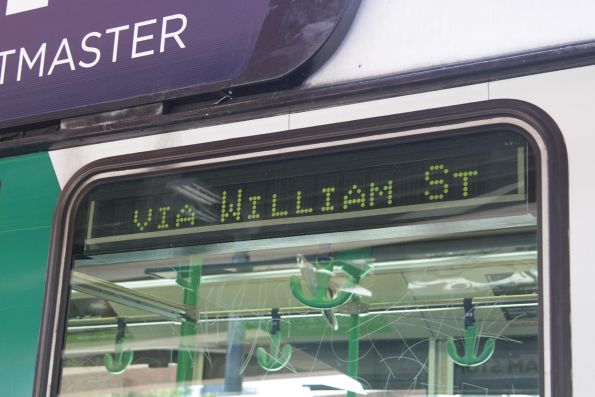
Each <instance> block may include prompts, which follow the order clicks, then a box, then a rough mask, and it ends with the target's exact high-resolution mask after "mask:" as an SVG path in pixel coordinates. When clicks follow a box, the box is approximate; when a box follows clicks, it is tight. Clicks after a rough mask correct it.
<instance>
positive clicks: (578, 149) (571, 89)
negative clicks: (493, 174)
mask: <svg viewBox="0 0 595 397" xmlns="http://www.w3.org/2000/svg"><path fill="white" fill-rule="evenodd" d="M492 99H517V100H522V101H526V102H529V103H531V104H534V105H536V106H538V107H540V108H541V109H543V110H544V111H545V112H546V113H548V114H549V115H550V116H551V117H552V118H553V119H554V120H555V121H556V123H557V124H558V126H559V127H560V129H561V131H562V133H563V135H564V139H565V142H566V145H567V150H568V159H569V164H568V167H569V181H570V188H569V195H570V197H569V199H570V211H569V213H570V247H571V249H570V274H571V305H572V312H571V313H570V315H571V319H572V320H571V327H572V346H573V349H572V360H573V361H572V362H573V366H572V374H573V388H574V392H573V393H574V395H576V396H586V395H589V393H590V390H592V388H593V386H594V383H593V380H592V379H593V378H592V376H591V368H592V365H591V362H592V357H593V356H594V355H595V345H593V344H592V343H589V340H590V338H591V330H592V329H593V327H595V321H594V320H593V319H592V317H591V316H589V315H588V313H589V312H590V310H589V309H590V307H591V299H590V296H591V290H592V285H591V284H592V281H591V280H592V279H593V278H594V277H595V270H594V268H593V266H592V265H591V262H592V261H591V257H592V241H591V240H592V235H593V234H592V228H593V224H595V208H594V207H593V205H592V198H593V197H595V185H594V184H592V183H590V182H589V180H590V177H591V173H592V171H593V169H594V168H593V153H592V149H591V143H595V138H593V134H592V131H591V130H592V125H591V124H592V123H591V117H590V116H591V115H592V114H593V112H594V111H595V66H589V67H582V68H577V69H571V70H562V71H556V72H549V73H544V74H538V75H532V76H526V77H518V78H514V79H510V80H501V81H496V82H490V83H482V84H476V85H471V86H463V87H457V88H452V89H446V90H440V91H433V92H425V93H421V94H414V95H409V96H403V97H396V98H388V99H381V100H376V101H370V102H365V103H354V104H349V105H344V106H336V107H329V108H324V109H316V110H311V111H305V112H299V113H290V114H285V115H278V116H274V117H269V118H265V119H256V120H248V121H242V122H236V123H230V124H221V125H216V126H211V127H204V128H197V129H190V130H185V131H176V132H171V133H166V134H161V135H153V136H148V137H142V138H134V139H129V140H122V141H114V142H108V143H101V144H96V145H90V146H82V147H76V148H69V149H63V150H57V151H52V152H51V153H50V154H51V159H52V162H53V164H54V167H55V170H56V174H57V176H58V179H59V181H60V183H61V184H62V185H64V184H65V183H66V182H67V181H68V180H69V179H70V178H71V177H72V175H73V174H74V173H75V172H76V171H77V170H78V169H80V168H82V167H83V166H85V165H86V164H89V163H91V162H93V161H94V160H98V159H102V158H104V157H105V154H106V153H109V154H111V155H114V156H115V155H122V154H129V153H136V152H139V151H140V150H139V148H142V151H149V150H157V149H163V148H168V147H179V146H186V145H193V144H200V143H206V142H214V141H218V140H225V139H232V138H239V137H246V136H248V135H247V134H250V135H260V134H268V133H274V132H280V131H288V130H289V131H291V130H299V129H301V128H307V127H313V126H320V125H325V124H332V123H339V122H344V121H353V120H358V119H365V118H371V117H378V116H385V115H392V114H400V113H407V112H413V111H421V110H427V109H435V108H440V107H447V106H454V105H460V104H466V103H473V102H479V101H487V100H492ZM551 266H552V269H553V270H552V271H551V277H555V275H556V271H555V270H554V269H555V267H556V264H551ZM545 375H546V376H547V374H545Z"/></svg>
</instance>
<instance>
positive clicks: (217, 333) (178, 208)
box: [60, 129, 541, 396]
mask: <svg viewBox="0 0 595 397" xmlns="http://www.w3.org/2000/svg"><path fill="white" fill-rule="evenodd" d="M534 163H535V160H534V155H533V153H532V151H531V147H530V145H529V144H528V142H527V141H526V140H525V139H524V138H523V137H522V136H521V135H519V134H517V133H514V132H510V131H506V130H497V129H491V130H490V131H486V132H473V133H469V132H467V131H459V132H457V133H453V134H450V135H444V134H442V135H439V136H436V135H434V136H431V135H430V136H423V137H416V138H410V139H408V140H406V141H404V140H395V141H382V142H380V143H378V142H377V143H368V144H365V145H360V146H341V147H339V146H337V147H334V148H327V149H325V150H324V151H322V150H317V151H315V152H299V153H296V154H292V155H285V157H279V158H277V157H271V158H268V157H263V158H260V159H257V160H250V161H242V162H237V163H222V164H218V165H214V166H209V167H202V168H200V169H184V170H181V171H178V172H176V173H169V174H152V175H147V176H140V177H139V176H134V177H126V178H123V179H117V180H113V181H109V182H106V183H102V184H100V185H97V186H96V187H94V188H93V189H92V190H91V191H90V192H89V193H88V194H87V196H86V197H85V198H84V199H83V201H82V204H81V205H80V207H79V210H78V215H77V219H76V233H75V234H76V236H75V240H74V244H73V251H72V265H71V266H72V272H71V283H70V295H69V302H68V315H67V317H68V319H67V324H66V327H65V335H64V349H63V351H62V359H61V368H60V371H61V380H60V395H63V396H80V395H85V396H216V395H228V396H229V395H278V394H279V393H280V392H282V393H287V394H288V395H292V396H293V395H300V396H301V395H303V396H356V395H368V396H455V395H465V396H504V395H505V396H537V395H539V384H540V376H541V375H540V373H541V372H540V356H539V354H538V350H539V345H540V339H539V332H538V321H539V316H540V310H539V306H538V301H539V297H538V293H539V292H538V291H539V274H538V259H537V258H538V253H537V242H536V241H537V205H536V194H535V190H536V188H535V185H536V182H535V164H534Z"/></svg>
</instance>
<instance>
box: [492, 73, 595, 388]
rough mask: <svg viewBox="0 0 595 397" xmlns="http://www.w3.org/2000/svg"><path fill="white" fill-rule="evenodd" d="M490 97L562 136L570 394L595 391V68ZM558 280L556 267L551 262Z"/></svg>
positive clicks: (517, 84) (517, 82)
mask: <svg viewBox="0 0 595 397" xmlns="http://www.w3.org/2000/svg"><path fill="white" fill-rule="evenodd" d="M490 94H491V96H492V97H493V98H516V99H521V100H525V101H527V102H531V103H533V104H535V105H537V106H539V107H541V108H542V109H543V110H545V111H546V112H547V113H548V114H549V115H550V116H552V117H553V119H554V120H555V121H556V123H557V124H558V126H559V127H560V129H561V130H562V132H563V134H564V139H565V140H566V146H567V149H568V157H569V164H568V166H569V173H570V175H569V179H570V197H569V199H570V205H569V206H570V264H571V266H570V270H571V277H570V283H571V290H570V291H571V305H572V312H571V319H572V345H573V350H572V374H573V388H574V390H573V396H576V397H582V396H591V395H592V394H591V393H593V390H594V389H595V379H594V378H593V367H594V366H593V357H595V344H594V343H592V340H593V330H594V329H595V317H594V316H593V303H594V302H595V299H593V283H594V282H595V261H594V259H593V258H594V257H595V255H594V250H593V248H594V245H595V232H594V231H593V228H594V225H595V205H594V198H595V183H593V181H592V179H591V178H592V177H593V173H594V172H595V150H594V148H595V122H594V121H593V116H594V115H595V66H590V67H585V68H579V69H574V70H566V71H560V72H555V73H547V74H542V75H535V76H528V77H523V78H517V79H511V80H505V81H499V82H495V83H492V84H491V86H490ZM552 269H553V272H552V277H556V271H555V269H556V263H552Z"/></svg>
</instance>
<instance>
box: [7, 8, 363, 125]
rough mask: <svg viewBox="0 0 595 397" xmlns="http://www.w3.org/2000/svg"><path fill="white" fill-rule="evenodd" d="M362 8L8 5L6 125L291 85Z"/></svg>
mask: <svg viewBox="0 0 595 397" xmlns="http://www.w3.org/2000/svg"><path fill="white" fill-rule="evenodd" d="M358 5H359V1H355V0H330V1H325V2H319V1H312V2H286V1H282V0H250V1H234V0H217V1H214V0H171V1H167V2H164V1H161V0H127V1H125V2H122V1H118V0H102V1H97V0H0V102H1V103H2V106H1V107H0V126H6V125H11V124H12V125H14V124H18V123H19V122H22V121H23V120H27V121H35V119H36V118H39V119H44V118H47V117H49V116H54V117H60V116H68V115H76V114H83V113H85V112H89V111H93V110H98V109H105V110H109V109H115V108H117V106H118V105H120V106H123V105H129V104H141V103H150V102H157V101H160V100H164V99H168V98H173V97H179V96H183V95H190V94H199V93H204V92H210V91H216V90H220V89H226V88H230V87H235V86H241V85H247V84H253V83H260V82H264V81H271V80H276V79H279V78H282V77H284V76H286V75H288V74H289V73H291V72H292V71H294V70H296V69H297V68H299V67H300V66H301V65H303V64H304V63H306V62H308V61H309V60H311V58H312V57H313V56H314V55H315V54H321V53H324V51H321V48H323V47H324V46H325V43H327V42H329V41H330V40H329V39H330V38H331V36H332V35H335V34H342V33H343V32H344V31H345V30H346V28H347V27H348V25H349V23H350V22H351V20H352V18H353V15H354V14H355V12H356V10H357V6H358ZM339 27H342V28H341V29H339ZM282 32H283V33H284V34H281V33H282ZM333 41H335V40H333ZM102 105H103V106H102ZM106 105H107V106H106ZM40 116H41V117H40Z"/></svg>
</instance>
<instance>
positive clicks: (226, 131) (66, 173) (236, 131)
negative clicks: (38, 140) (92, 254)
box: [50, 115, 289, 188]
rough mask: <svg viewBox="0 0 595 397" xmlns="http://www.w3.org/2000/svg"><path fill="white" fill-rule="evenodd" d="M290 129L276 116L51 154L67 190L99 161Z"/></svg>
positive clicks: (57, 174)
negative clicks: (81, 171)
mask: <svg viewBox="0 0 595 397" xmlns="http://www.w3.org/2000/svg"><path fill="white" fill-rule="evenodd" d="M288 125H289V117H288V116H287V115H285V116H275V117H269V118H265V119H258V120H251V121H242V122H237V123H231V124H222V125H216V126H211V127H205V128H197V129H191V130H185V131H176V132H170V133H167V134H159V135H151V136H146V137H140V138H134V139H126V140H120V141H113V142H106V143H100V144H95V145H89V146H80V147H74V148H69V149H62V150H56V151H52V152H50V158H51V160H52V164H53V166H54V170H55V172H56V176H57V178H58V182H59V183H60V187H62V188H63V187H64V185H65V184H66V182H68V180H69V179H70V178H71V177H72V176H73V175H74V173H75V172H76V171H78V170H79V169H81V168H82V167H84V166H85V165H87V164H89V163H91V162H93V161H95V160H99V159H102V158H105V157H111V156H118V155H122V154H129V153H137V152H146V151H150V150H157V149H165V148H173V147H180V146H187V145H195V144H198V143H206V142H213V141H221V140H225V139H232V138H238V137H246V136H253V135H260V134H269V133H271V132H279V131H286V130H287V129H288Z"/></svg>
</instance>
